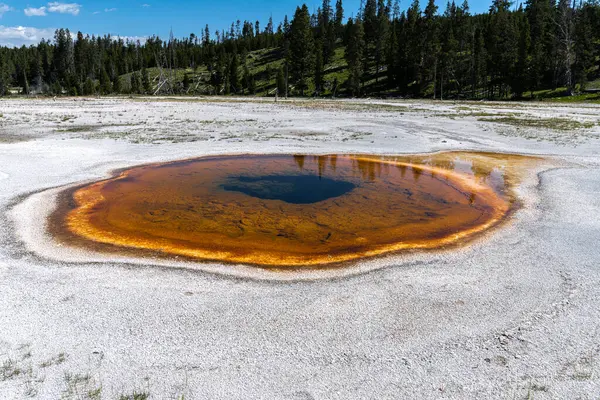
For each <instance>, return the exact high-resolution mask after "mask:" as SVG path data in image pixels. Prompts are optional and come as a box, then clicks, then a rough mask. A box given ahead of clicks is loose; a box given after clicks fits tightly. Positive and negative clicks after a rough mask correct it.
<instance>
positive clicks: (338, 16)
mask: <svg viewBox="0 0 600 400" xmlns="http://www.w3.org/2000/svg"><path fill="white" fill-rule="evenodd" d="M343 23H344V6H343V5H342V0H337V1H336V2H335V17H334V27H335V38H336V39H338V38H340V37H341V35H342V24H343Z"/></svg>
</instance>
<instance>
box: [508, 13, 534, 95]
mask: <svg viewBox="0 0 600 400" xmlns="http://www.w3.org/2000/svg"><path fill="white" fill-rule="evenodd" d="M518 17H519V45H518V53H517V63H516V65H515V71H514V74H513V78H512V82H511V88H512V90H513V93H514V94H515V97H517V98H521V97H522V96H523V93H524V92H525V91H526V90H528V89H529V88H530V76H531V75H530V72H529V67H530V64H531V57H530V55H529V50H530V46H531V36H530V35H531V28H530V26H529V21H528V20H527V17H526V16H525V14H524V13H523V10H519V15H518Z"/></svg>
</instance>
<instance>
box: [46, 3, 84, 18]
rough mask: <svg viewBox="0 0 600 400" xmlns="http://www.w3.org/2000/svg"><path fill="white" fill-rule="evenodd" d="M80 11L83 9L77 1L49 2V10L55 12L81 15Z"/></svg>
mask: <svg viewBox="0 0 600 400" xmlns="http://www.w3.org/2000/svg"><path fill="white" fill-rule="evenodd" d="M79 11H81V4H77V3H59V2H56V1H55V2H52V3H48V12H55V13H59V14H71V15H79Z"/></svg>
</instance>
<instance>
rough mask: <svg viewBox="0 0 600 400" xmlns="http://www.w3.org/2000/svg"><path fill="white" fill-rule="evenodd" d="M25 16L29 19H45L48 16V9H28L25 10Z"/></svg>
mask: <svg viewBox="0 0 600 400" xmlns="http://www.w3.org/2000/svg"><path fill="white" fill-rule="evenodd" d="M23 11H24V12H25V15H27V16H28V17H44V16H46V7H40V8H33V7H27V8H26V9H25V10H23Z"/></svg>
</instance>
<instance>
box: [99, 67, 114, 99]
mask: <svg viewBox="0 0 600 400" xmlns="http://www.w3.org/2000/svg"><path fill="white" fill-rule="evenodd" d="M111 93H112V84H111V81H110V77H109V76H108V73H107V72H106V69H104V68H102V72H101V73H100V94H103V95H107V94H111Z"/></svg>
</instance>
